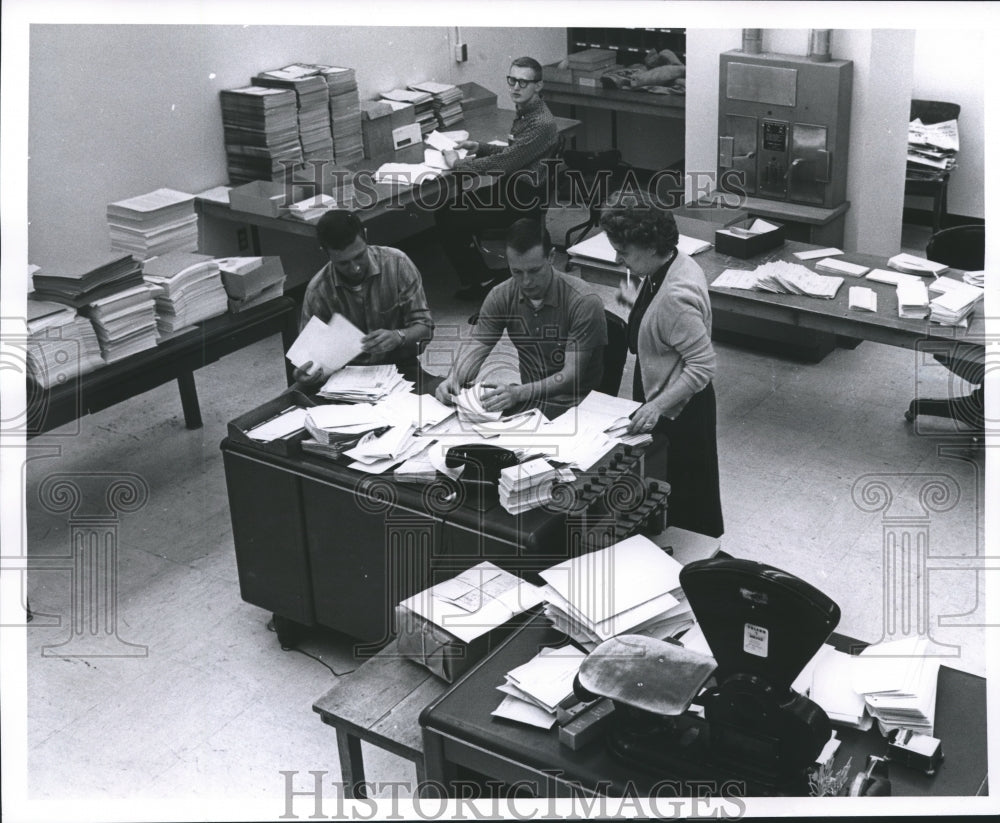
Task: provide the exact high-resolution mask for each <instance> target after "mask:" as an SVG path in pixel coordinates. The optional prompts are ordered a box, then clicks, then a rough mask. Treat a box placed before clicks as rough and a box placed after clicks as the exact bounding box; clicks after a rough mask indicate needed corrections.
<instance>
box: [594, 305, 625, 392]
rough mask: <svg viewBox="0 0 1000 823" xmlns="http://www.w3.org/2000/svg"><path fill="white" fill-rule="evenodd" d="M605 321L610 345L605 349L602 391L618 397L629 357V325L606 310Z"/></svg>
mask: <svg viewBox="0 0 1000 823" xmlns="http://www.w3.org/2000/svg"><path fill="white" fill-rule="evenodd" d="M604 319H605V320H606V321H607V324H608V345H607V346H605V347H604V375H603V376H602V377H601V387H600V391H601V392H603V393H604V394H610V395H611V396H612V397H617V396H618V390H619V389H620V388H621V384H622V372H623V371H625V359H626V358H627V357H628V324H627V323H626V322H625V321H624V320H623V319H622V318H620V317H619V316H618V315H617V314H614V313H613V312H610V311H608V310H607V309H605V310H604Z"/></svg>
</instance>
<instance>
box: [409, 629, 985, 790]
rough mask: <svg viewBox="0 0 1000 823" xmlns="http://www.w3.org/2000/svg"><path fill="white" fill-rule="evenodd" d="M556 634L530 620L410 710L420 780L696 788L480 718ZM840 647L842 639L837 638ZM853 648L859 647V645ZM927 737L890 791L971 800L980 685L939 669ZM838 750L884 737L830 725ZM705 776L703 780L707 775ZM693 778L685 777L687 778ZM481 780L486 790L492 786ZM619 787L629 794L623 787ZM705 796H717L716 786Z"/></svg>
mask: <svg viewBox="0 0 1000 823" xmlns="http://www.w3.org/2000/svg"><path fill="white" fill-rule="evenodd" d="M565 640H566V637H565V635H563V634H562V633H561V632H558V631H556V630H555V629H553V628H552V627H551V625H550V624H548V621H547V620H546V619H545V618H542V617H539V618H535V619H534V620H532V621H531V622H529V623H528V624H526V625H525V626H524V627H523V628H521V629H519V630H518V631H517V632H515V633H514V634H513V635H511V637H510V638H508V639H507V641H506V642H505V643H504V644H503V645H501V646H500V647H499V648H498V649H497V650H496V652H494V653H493V654H492V655H490V656H489V657H487V658H486V659H485V660H484V661H482V662H481V663H480V664H479V665H478V666H477V667H476V668H474V669H473V670H472V671H470V672H469V673H468V674H467V675H466V676H465V677H464V678H463V679H462V680H460V681H459V682H458V683H456V684H455V685H454V686H453V687H452V688H451V689H449V690H448V691H447V692H445V694H444V695H442V697H441V698H439V699H438V700H437V701H435V702H434V703H433V704H431V705H430V706H428V707H427V709H425V710H424V711H423V713H422V714H421V716H420V723H421V725H422V726H423V728H424V758H425V768H426V772H427V779H428V780H429V781H436V782H438V783H441V784H443V785H445V786H447V785H449V784H450V783H451V782H452V781H453V780H455V779H456V778H458V777H461V778H462V779H472V780H476V781H477V782H480V783H481V782H482V778H483V777H485V778H487V779H489V780H493V781H501V783H504V784H507V785H508V786H509V785H511V784H514V783H517V785H518V789H519V790H520V791H522V792H523V791H530V790H531V789H533V790H534V793H535V794H536V795H537V796H540V797H566V796H570V797H581V796H587V795H593V794H605V795H608V796H611V797H625V796H639V797H644V796H649V795H650V794H651V793H652V791H654V790H655V792H656V796H657V797H666V796H669V795H670V794H671V790H672V789H675V790H677V794H678V795H679V796H685V795H687V794H688V793H689V792H691V791H698V790H704V783H703V782H702V783H701V785H700V787H695V786H693V785H686V784H685V783H684V782H683V781H678V780H671V777H670V775H656V774H651V773H643V772H642V771H641V770H639V769H636V768H635V767H633V766H630V765H627V764H625V763H622V762H620V761H618V760H616V759H615V758H613V757H612V756H611V755H610V754H609V753H608V752H607V750H606V749H605V747H604V745H603V742H602V741H599V740H595V741H593V742H591V743H589V744H588V745H586V746H583V747H582V748H580V749H578V750H577V751H572V750H570V749H568V748H565V747H563V746H562V745H561V744H560V743H559V740H558V732H557V730H556V729H550V730H541V729H535V728H532V727H529V726H524V725H521V724H517V723H508V722H504V721H501V720H497V719H495V718H493V717H491V716H490V712H491V711H492V710H493V709H494V708H495V707H496V706H497V705H499V703H500V700H501V698H502V697H503V695H502V694H500V693H499V692H498V691H497V690H496V687H497V685H498V684H500V683H502V682H503V681H504V675H505V674H506V673H507V672H508V671H510V670H511V669H512V668H514V667H515V666H518V665H520V664H521V663H525V662H527V661H528V660H529V659H531V658H532V657H533V656H534V655H535V654H536V653H537V652H538V650H539V649H540V648H542V647H544V646H553V645H558V644H561V643H563V642H565ZM840 643H841V645H846V644H849V643H851V641H850V640H849V639H848V638H840ZM862 645H863V644H862ZM935 735H936V736H937V737H938V738H939V739H940V740H941V741H942V742H941V747H942V751H943V753H944V762H943V763H942V765H941V766H940V767H939V769H938V772H937V774H936V775H934V776H933V777H928V776H927V775H925V774H923V773H922V772H916V771H913V770H911V769H907V768H904V767H902V766H899V765H897V764H893V763H890V764H889V770H890V778H891V780H892V793H893V795H918V796H940V795H951V796H971V795H977V794H980V793H983V792H984V790H985V781H986V775H987V758H986V681H985V680H984V679H983V678H981V677H976V676H974V675H970V674H965V673H963V672H959V671H957V670H955V669H951V668H948V667H945V666H942V667H941V671H940V675H939V681H938V692H937V708H936V715H935ZM837 736H838V737H839V738H840V739H841V741H842V743H841V747H840V749H839V750H838V752H837V755H836V760H835V765H836V766H837V767H840V766H843V764H844V763H846V761H847V758H848V757H850V758H852V766H851V771H852V774H853V773H854V772H857V771H860V770H861V769H862V768H863V767H864V764H865V762H866V759H867V756H868V755H869V754H883V753H884V751H885V749H886V743H885V740H884V739H883V738H882V737H881V736H880V735H879V733H878V731H877V730H875V729H874V728H873V729H870V730H869V731H868V732H861V731H859V730H856V729H839V728H838V732H837ZM707 777H708V779H712V778H711V776H710V775H709V776H707ZM692 784H693V781H692ZM495 786H496V784H495V783H494V784H488V785H487V786H486V788H487V789H488V788H491V787H495ZM626 786H628V787H631V790H630V791H629V790H626V788H625V787H626ZM723 788H724V790H725V791H726V792H727V793H726V794H725V795H724V796H728V797H733V796H736V793H735V792H736V789H738V788H739V787H738V786H735V785H732V783H729V784H726V785H725V786H724V787H723ZM713 796H719V792H718V787H717V788H716V791H715V792H714V795H713Z"/></svg>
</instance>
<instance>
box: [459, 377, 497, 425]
mask: <svg viewBox="0 0 1000 823" xmlns="http://www.w3.org/2000/svg"><path fill="white" fill-rule="evenodd" d="M489 390H490V389H489V388H488V387H487V386H484V385H483V384H482V383H476V384H475V385H474V386H467V387H466V388H464V389H462V390H461V391H460V392H459V393H458V394H456V395H455V409H456V411H458V419H459V420H460V421H461V422H462V424H463V425H467V426H469V427H471V426H474V425H475V424H477V423H487V422H490V421H496V420H499V419H500V418H501V417H503V412H501V411H487V410H486V409H485V408H484V407H483V395H484V394H485V393H486V392H487V391H489Z"/></svg>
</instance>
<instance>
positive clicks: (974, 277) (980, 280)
mask: <svg viewBox="0 0 1000 823" xmlns="http://www.w3.org/2000/svg"><path fill="white" fill-rule="evenodd" d="M962 280H964V281H965V282H966V283H968V284H969V285H970V286H978V287H979V288H983V286H984V285H985V284H986V272H984V271H967V272H966V273H965V274H963V275H962Z"/></svg>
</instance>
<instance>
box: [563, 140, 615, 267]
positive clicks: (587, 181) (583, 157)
mask: <svg viewBox="0 0 1000 823" xmlns="http://www.w3.org/2000/svg"><path fill="white" fill-rule="evenodd" d="M563 162H564V168H565V170H566V174H564V176H563V178H564V181H565V187H566V188H567V189H568V191H566V192H564V193H565V194H566V195H567V196H572V195H575V194H582V195H583V197H584V201H585V202H583V203H582V204H575V203H574V205H583V206H585V207H586V208H587V219H586V220H584V221H583V222H582V223H578V224H576V225H575V226H571V227H570V228H569V229H567V230H566V236H565V239H564V242H563V247H564V248H567V249H568V248H569V247H570V246H572V245H573V243H575V242H578V241H580V240H582V239H583V238H584V237H586V236H587V233H588V232H590V230H591V229H593V228H594V227H595V226H596V225H597V224H598V223H599V222H600V219H601V206H602V205H603V204H604V203H605V202H606V201H607V199H608V197H609V196H610V195H611V193H612V192H614V191H615V190H616V189H618V188H620V187H621V186H622V184H623V182H624V180H625V176H626V175H627V174H628V172H629V171H630V169H631V168H632V167H631V166H630V165H629V164H628V163H625V162H623V161H622V154H621V152H620V151H618V150H617V149H609V150H607V151H598V152H585V151H567V152H565V153H564V155H563ZM574 235H575V237H574Z"/></svg>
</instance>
